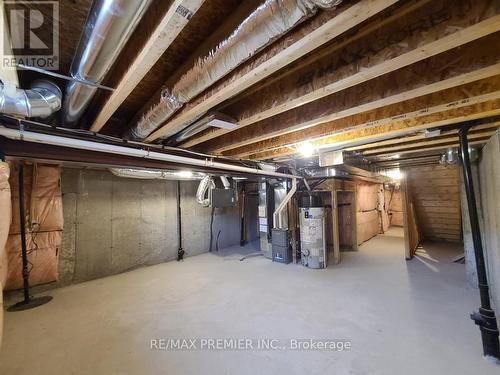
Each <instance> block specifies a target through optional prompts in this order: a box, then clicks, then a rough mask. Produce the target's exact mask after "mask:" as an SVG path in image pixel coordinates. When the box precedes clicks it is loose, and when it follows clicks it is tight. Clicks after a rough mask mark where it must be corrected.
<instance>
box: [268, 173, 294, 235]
mask: <svg viewBox="0 0 500 375" xmlns="http://www.w3.org/2000/svg"><path fill="white" fill-rule="evenodd" d="M296 191H297V179H296V178H295V177H294V178H292V188H291V189H290V191H289V192H288V194H287V195H286V196H285V199H283V201H282V202H281V203H280V205H279V206H278V208H277V209H276V211H274V214H273V217H274V220H273V221H274V228H283V222H282V220H281V211H283V209H284V208H285V206H286V205H287V203H288V201H289V200H290V199H292V197H293V195H294V194H295V192H296Z"/></svg>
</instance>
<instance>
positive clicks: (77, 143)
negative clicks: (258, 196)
mask: <svg viewBox="0 0 500 375" xmlns="http://www.w3.org/2000/svg"><path fill="white" fill-rule="evenodd" d="M0 135H1V136H4V137H7V138H9V139H14V140H19V141H26V142H33V143H42V144H46V145H53V146H62V147H71V148H76V149H79V150H87V151H97V152H106V153H110V154H117V155H124V156H133V157H138V158H144V159H151V160H159V161H165V162H171V163H179V164H185V165H187V166H189V165H191V166H197V167H206V168H214V169H221V170H225V171H231V172H240V173H248V174H256V175H262V176H272V177H280V178H293V179H295V178H302V177H300V176H295V175H291V174H286V173H277V172H272V171H263V170H260V169H254V168H249V167H242V166H239V165H231V164H226V163H221V162H216V161H213V160H210V159H194V158H190V157H186V156H178V155H172V154H165V153H161V152H155V151H150V150H143V149H136V148H131V147H123V146H116V145H110V144H107V143H99V142H92V141H85V140H81V139H75V138H68V137H61V136H58V135H52V134H43V133H36V132H32V131H25V130H22V131H21V130H20V129H11V128H6V127H4V126H0Z"/></svg>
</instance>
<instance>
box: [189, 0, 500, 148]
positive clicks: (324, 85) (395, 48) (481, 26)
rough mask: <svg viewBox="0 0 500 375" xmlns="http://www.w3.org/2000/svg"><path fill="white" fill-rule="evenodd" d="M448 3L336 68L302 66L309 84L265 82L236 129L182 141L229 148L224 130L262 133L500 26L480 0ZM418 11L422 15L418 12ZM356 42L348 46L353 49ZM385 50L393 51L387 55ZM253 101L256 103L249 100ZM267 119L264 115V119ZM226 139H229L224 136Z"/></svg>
mask: <svg viewBox="0 0 500 375" xmlns="http://www.w3.org/2000/svg"><path fill="white" fill-rule="evenodd" d="M448 7H450V12H451V13H450V14H449V16H448V17H447V18H446V19H445V20H443V21H442V22H440V23H438V24H437V25H436V26H434V27H432V28H429V29H422V30H418V29H417V30H415V31H413V32H411V33H410V32H407V33H406V34H404V35H407V36H406V38H404V39H402V40H400V41H399V43H397V44H389V45H387V46H386V47H385V48H382V49H380V50H377V51H370V52H369V53H367V54H364V55H362V56H361V57H359V58H358V60H354V61H351V62H350V63H349V64H346V65H343V66H339V67H338V68H337V66H335V65H334V64H333V66H335V69H333V68H331V67H330V66H328V65H326V64H327V63H325V64H323V65H319V66H317V67H313V68H312V69H311V70H310V71H309V72H303V73H302V75H303V76H307V75H309V76H310V77H316V76H319V77H318V78H317V79H312V80H311V83H310V84H307V85H305V86H302V85H299V86H297V78H296V77H290V79H288V80H285V81H283V82H282V81H279V82H277V83H276V84H275V85H274V86H273V90H274V91H271V89H269V88H267V89H266V92H264V93H259V92H257V93H256V94H255V97H256V98H255V99H254V100H253V101H252V100H251V101H249V102H247V101H244V102H243V103H242V104H241V106H240V107H241V108H244V110H243V114H241V115H240V119H239V121H238V127H237V128H236V129H234V130H231V131H227V130H216V131H213V130H212V131H207V132H205V133H204V134H202V135H201V136H197V137H194V138H193V139H191V140H188V141H187V142H185V143H184V144H182V147H191V146H193V145H195V144H199V143H200V142H205V141H207V140H209V139H213V138H214V137H217V140H216V141H214V142H212V143H207V144H205V145H203V146H206V147H203V149H204V150H208V151H211V152H222V151H225V150H227V149H229V148H228V147H232V145H235V143H234V141H233V139H231V138H230V137H227V136H223V134H225V133H228V132H233V133H238V135H237V136H236V135H235V138H242V137H240V135H241V134H242V130H241V129H243V128H245V127H248V126H250V125H252V126H251V128H252V129H250V130H248V131H247V132H245V133H244V134H245V135H247V134H252V135H253V134H259V135H260V136H261V135H262V134H263V131H262V130H263V129H268V128H269V124H270V123H285V122H287V121H286V119H283V120H284V121H281V118H279V116H278V118H277V117H276V116H277V115H280V114H282V113H284V112H286V111H294V112H298V111H300V110H301V106H304V105H305V104H308V103H311V102H313V101H318V100H319V99H322V98H325V97H327V96H330V101H334V99H335V96H334V95H332V94H334V93H338V92H340V91H342V90H345V89H348V88H350V87H353V86H356V85H359V84H362V83H364V82H366V81H368V80H371V79H374V78H377V77H379V76H381V75H384V74H387V73H390V72H394V71H397V70H398V69H401V68H403V67H405V66H409V65H412V64H415V63H417V62H419V61H422V60H424V59H428V58H429V57H432V56H435V55H438V54H441V53H443V52H446V51H449V50H451V49H453V48H456V47H459V46H462V45H465V44H467V43H470V42H472V41H474V40H477V39H479V38H482V37H484V36H486V35H489V34H492V33H495V32H497V31H499V30H500V15H494V12H493V11H492V10H491V9H490V8H488V10H489V11H486V12H484V13H482V14H480V15H478V14H477V13H479V12H480V11H482V10H483V8H481V7H480V6H479V5H478V7H477V8H474V12H470V13H469V14H467V16H465V17H464V14H463V13H462V12H460V11H458V10H457V8H455V4H449V5H448ZM458 8H460V7H458ZM492 14H493V15H492ZM410 16H411V14H409V15H406V17H410ZM421 17H424V16H422V15H421ZM427 17H428V15H427ZM424 19H425V18H424ZM417 21H418V20H417ZM407 23H408V26H407V27H411V25H413V23H412V22H411V18H409V19H408V20H407ZM393 27H394V30H391V29H390V28H389V29H388V30H383V31H386V32H391V31H392V32H393V33H394V32H397V31H398V29H397V28H396V27H400V24H399V23H396V26H393ZM405 31H407V30H405ZM380 32H382V30H380ZM377 37H378V34H375V36H372V39H373V40H372V39H370V38H368V40H366V41H363V42H365V43H366V44H367V45H371V44H375V43H377V39H376V38H377ZM497 41H498V40H497ZM355 47H356V46H354V47H353V46H350V48H351V49H352V48H355ZM359 48H362V49H367V48H368V47H367V46H365V45H362V46H361V47H359ZM387 56H391V57H392V56H394V57H392V58H390V59H388V58H387ZM341 57H342V55H339V56H332V57H331V60H332V61H336V60H337V59H339V58H341ZM330 65H332V63H330ZM329 69H330V70H331V71H332V72H329V73H324V72H325V71H326V72H328V71H329ZM322 75H324V76H322ZM332 97H333V99H332ZM261 98H262V99H261ZM253 102H256V103H257V104H253ZM230 114H231V113H230ZM266 119H267V121H265V120H266ZM253 128H255V132H253V131H252V130H253ZM270 136H271V137H272V136H275V134H270ZM263 137H264V136H261V139H265V138H263ZM243 138H244V137H243ZM247 138H250V139H251V138H252V136H250V135H248V136H247ZM226 140H227V142H225V141H226ZM221 143H222V146H220V147H216V148H214V147H213V146H214V144H218V145H220V144H221ZM226 143H227V146H226ZM242 143H243V141H240V142H239V143H238V144H237V145H235V146H234V147H238V146H241V145H242Z"/></svg>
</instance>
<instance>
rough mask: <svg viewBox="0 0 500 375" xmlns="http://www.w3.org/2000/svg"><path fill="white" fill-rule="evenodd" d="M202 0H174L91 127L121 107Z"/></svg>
mask: <svg viewBox="0 0 500 375" xmlns="http://www.w3.org/2000/svg"><path fill="white" fill-rule="evenodd" d="M204 1H205V0H175V1H174V3H173V4H172V5H171V6H170V9H169V10H168V12H167V13H166V14H165V16H164V17H163V18H162V20H161V21H160V23H159V25H158V26H157V27H156V29H155V30H154V32H153V34H152V35H151V37H150V38H149V39H148V41H147V42H146V44H145V45H144V46H143V48H142V50H141V51H140V52H139V54H138V55H137V57H136V58H135V60H134V61H133V63H132V64H131V65H130V67H129V69H128V70H127V72H126V73H125V75H124V76H123V77H122V79H121V81H120V82H119V83H118V85H117V87H116V88H115V90H114V91H113V93H112V95H111V96H110V97H109V98H108V100H107V101H106V102H105V103H104V105H103V106H102V108H101V110H100V112H99V114H98V115H97V118H96V119H95V121H94V123H93V124H92V126H91V128H90V130H91V131H95V132H98V131H100V130H101V129H102V127H103V126H104V125H105V124H106V122H107V121H108V120H109V119H110V118H111V116H112V115H113V113H114V112H115V111H116V110H117V109H118V107H120V105H121V104H122V103H123V101H124V100H125V99H126V98H127V96H128V95H129V94H130V93H131V92H132V90H133V89H134V88H135V87H136V86H137V85H138V84H139V82H140V81H141V80H142V78H144V76H145V75H146V74H147V72H148V71H149V70H150V69H151V68H152V67H153V65H154V64H155V63H156V62H157V61H158V59H159V58H160V57H161V56H162V54H163V53H164V52H165V51H166V50H167V48H168V47H169V46H170V45H171V44H172V42H173V41H174V40H175V38H176V37H177V36H178V35H179V33H180V32H181V31H182V30H183V29H184V27H185V26H186V25H187V23H188V22H189V19H190V18H191V17H192V15H193V14H194V13H196V12H197V11H198V9H199V8H200V6H201V5H202V4H203V2H204Z"/></svg>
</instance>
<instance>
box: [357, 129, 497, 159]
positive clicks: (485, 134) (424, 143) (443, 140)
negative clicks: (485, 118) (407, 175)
mask: <svg viewBox="0 0 500 375" xmlns="http://www.w3.org/2000/svg"><path fill="white" fill-rule="evenodd" d="M493 134H495V130H493V131H491V130H490V131H482V132H479V133H471V134H469V136H468V138H469V139H470V140H477V139H487V138H490V137H491V136H492V135H493ZM402 141H404V142H401V143H400V144H397V145H394V146H390V147H379V148H374V149H370V150H367V151H363V152H362V154H363V155H364V156H372V155H379V154H386V153H390V152H394V153H398V152H399V151H402V150H403V151H404V150H415V151H418V150H419V149H421V148H425V147H428V146H432V145H434V146H437V145H440V144H449V143H450V142H452V143H456V142H458V134H456V135H454V136H448V137H438V138H437V139H433V138H432V139H424V140H419V141H414V142H411V143H408V142H407V140H404V139H402Z"/></svg>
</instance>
